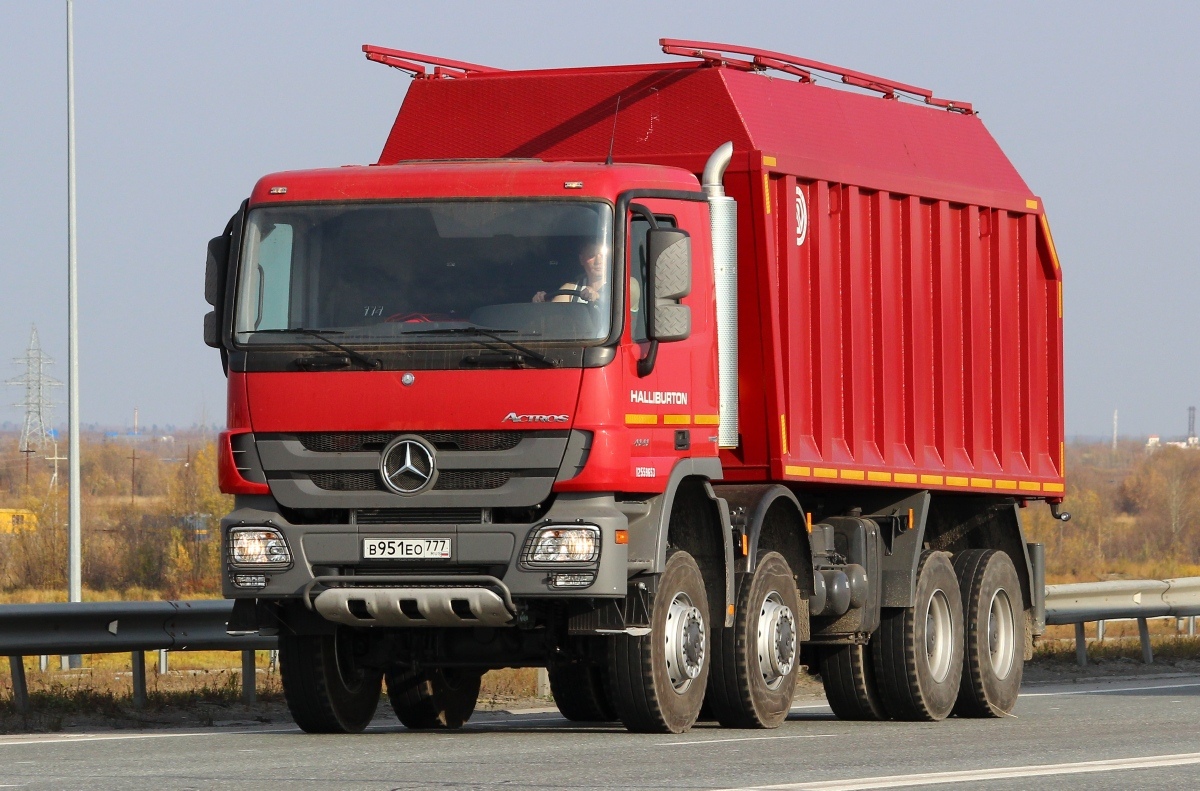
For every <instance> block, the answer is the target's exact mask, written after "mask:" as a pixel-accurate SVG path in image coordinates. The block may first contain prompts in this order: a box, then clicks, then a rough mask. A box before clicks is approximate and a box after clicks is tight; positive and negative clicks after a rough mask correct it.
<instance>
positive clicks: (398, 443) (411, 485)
mask: <svg viewBox="0 0 1200 791" xmlns="http://www.w3.org/2000/svg"><path fill="white" fill-rule="evenodd" d="M379 474H380V475H381V476H382V477H383V483H384V485H385V486H387V488H389V489H391V490H392V491H393V492H395V493H396V494H404V495H410V494H417V493H419V492H423V491H425V490H426V489H428V488H429V487H430V486H432V485H433V482H434V481H435V480H437V466H436V465H435V464H434V460H433V448H431V447H430V446H429V445H428V444H427V443H426V442H425V440H423V439H421V438H420V437H417V436H413V435H405V436H399V437H396V438H395V439H394V440H392V441H391V442H390V443H388V446H387V447H386V448H384V449H383V455H382V456H380V459H379Z"/></svg>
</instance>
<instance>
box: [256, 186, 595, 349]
mask: <svg viewBox="0 0 1200 791" xmlns="http://www.w3.org/2000/svg"><path fill="white" fill-rule="evenodd" d="M612 227H613V222H612V208H611V207H610V206H608V205H607V204H604V203H587V202H550V201H457V202H452V201H439V202H429V203H395V204H359V205H340V206H330V205H320V206H279V207H267V208H259V209H254V210H253V211H251V212H250V215H249V218H248V220H247V231H246V235H245V241H244V247H243V250H242V257H241V262H242V263H241V268H240V274H239V278H238V295H237V309H236V319H235V324H234V332H235V333H236V337H237V341H238V342H239V343H249V344H254V343H278V342H279V336H280V335H281V334H282V335H284V336H286V335H287V332H286V331H287V330H289V329H295V330H301V329H303V330H308V331H313V330H316V331H323V332H332V333H336V334H337V337H338V340H339V342H341V343H354V342H355V341H362V342H366V343H386V342H388V341H389V340H395V339H399V338H401V337H403V339H404V341H405V342H406V343H407V342H409V341H411V340H414V339H416V340H439V339H440V340H443V341H444V340H446V339H447V338H452V337H455V335H454V334H451V333H440V332H438V330H458V331H459V332H461V331H463V330H464V329H469V328H471V327H473V326H475V327H481V328H484V329H487V330H493V331H495V330H503V331H504V332H505V337H506V338H518V339H519V338H525V339H527V340H541V341H596V340H600V339H602V338H605V337H607V336H608V332H609V323H610V314H611V309H610V306H611V304H612V293H611V281H612V277H611V268H612V256H611V253H610V251H611V250H612Z"/></svg>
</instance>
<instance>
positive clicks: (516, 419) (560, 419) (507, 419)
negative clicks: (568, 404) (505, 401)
mask: <svg viewBox="0 0 1200 791" xmlns="http://www.w3.org/2000/svg"><path fill="white" fill-rule="evenodd" d="M570 419H571V418H570V416H568V415H518V414H517V413H516V412H509V413H508V414H507V415H505V416H504V417H503V418H501V420H500V422H501V423H566V422H567V421H568V420H570Z"/></svg>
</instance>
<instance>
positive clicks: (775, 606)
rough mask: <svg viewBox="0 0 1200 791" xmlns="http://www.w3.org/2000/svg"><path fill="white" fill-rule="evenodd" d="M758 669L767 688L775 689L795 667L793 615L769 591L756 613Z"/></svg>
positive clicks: (790, 610)
mask: <svg viewBox="0 0 1200 791" xmlns="http://www.w3.org/2000/svg"><path fill="white" fill-rule="evenodd" d="M757 648H758V669H759V672H760V673H762V678H763V683H765V684H766V685H767V689H770V690H775V689H778V688H779V686H780V685H781V684H782V683H783V680H784V679H785V678H786V677H787V676H788V674H789V673H791V672H792V669H793V668H794V667H795V666H796V616H795V614H794V613H793V612H792V608H791V607H788V606H787V605H786V604H784V603H783V598H782V597H781V596H780V595H779V592H778V591H771V592H770V593H769V594H768V595H767V597H766V599H764V600H763V603H762V606H761V607H760V608H759V613H758V640H757Z"/></svg>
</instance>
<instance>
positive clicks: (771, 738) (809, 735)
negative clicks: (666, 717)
mask: <svg viewBox="0 0 1200 791" xmlns="http://www.w3.org/2000/svg"><path fill="white" fill-rule="evenodd" d="M832 735H833V734H829V733H806V734H803V735H800V736H742V737H738V738H734V739H700V740H697V741H691V742H659V743H658V744H657V745H655V746H656V747H688V746H690V745H693V744H720V743H722V742H762V741H783V740H784V739H824V738H826V737H827V736H832Z"/></svg>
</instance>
